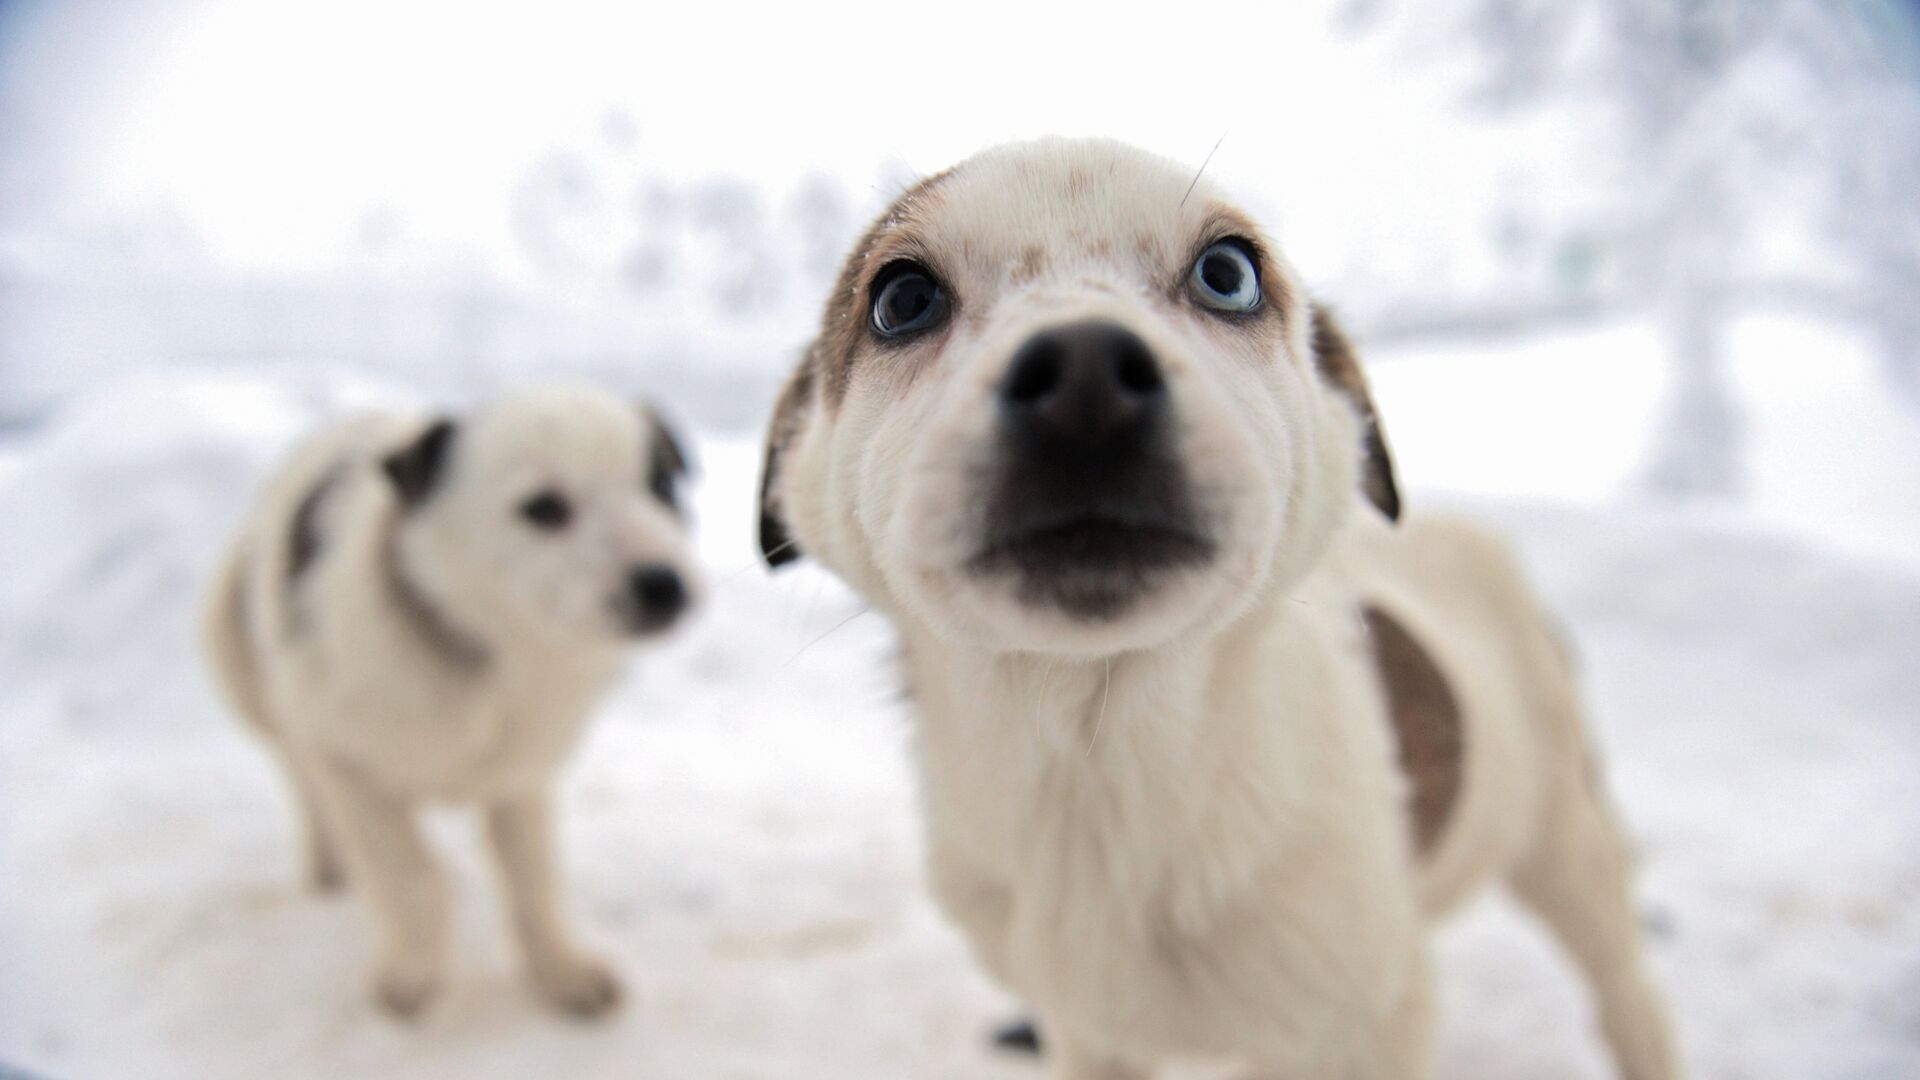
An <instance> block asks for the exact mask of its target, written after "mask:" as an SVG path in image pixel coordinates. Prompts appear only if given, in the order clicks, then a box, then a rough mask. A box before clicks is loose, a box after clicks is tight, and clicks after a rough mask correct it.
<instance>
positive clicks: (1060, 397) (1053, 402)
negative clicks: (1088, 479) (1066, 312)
mask: <svg viewBox="0 0 1920 1080" xmlns="http://www.w3.org/2000/svg"><path fill="white" fill-rule="evenodd" d="M1166 411H1167V384H1166V381H1165V380H1163V379H1162V378H1161V377H1160V365H1159V363H1158V362H1157V361H1155V360H1154V358H1153V350H1152V349H1149V348H1148V347H1147V343H1146V342H1144V341H1142V340H1140V336H1139V335H1138V334H1135V333H1134V332H1133V331H1131V330H1128V329H1127V328H1126V327H1124V326H1120V325H1118V324H1117V323H1111V322H1104V321H1098V320H1096V321H1089V322H1079V323H1069V324H1068V325H1065V326H1055V327H1051V328H1049V329H1046V330H1042V331H1040V332H1039V333H1037V334H1035V335H1033V336H1032V337H1030V338H1028V339H1027V341H1026V343H1025V344H1023V345H1021V346H1020V351H1018V352H1016V353H1014V355H1013V362H1012V363H1011V364H1009V365H1007V374H1006V376H1005V378H1004V379H1003V380H1002V381H1001V383H1000V414H1001V416H1002V417H1003V419H1004V420H1005V422H1006V423H1007V424H1008V425H1009V427H1010V429H1011V430H1012V431H1013V432H1015V433H1016V434H1019V435H1022V436H1027V437H1037V438H1039V439H1041V440H1044V441H1045V442H1047V443H1050V444H1056V445H1059V444H1065V445H1071V446H1079V447H1085V448H1088V449H1093V448H1103V449H1104V448H1108V447H1114V446H1117V445H1119V444H1122V443H1125V442H1127V441H1129V440H1133V439H1138V438H1140V437H1141V436H1144V435H1145V434H1147V433H1150V432H1151V431H1152V430H1153V429H1154V427H1156V426H1157V424H1158V422H1159V420H1160V418H1161V417H1162V416H1163V415H1164V414H1165V413H1166Z"/></svg>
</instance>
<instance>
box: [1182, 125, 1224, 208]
mask: <svg viewBox="0 0 1920 1080" xmlns="http://www.w3.org/2000/svg"><path fill="white" fill-rule="evenodd" d="M1226 141H1227V134H1226V132H1224V131H1223V132H1221V133H1220V137H1219V138H1218V139H1215V140H1214V142H1213V149H1212V150H1209V151H1207V157H1206V160H1205V161H1202V162H1201V163H1200V171H1199V172H1196V173H1194V174H1193V183H1191V184H1188V185H1187V193H1186V194H1185V195H1182V196H1180V205H1181V206H1185V205H1187V200H1188V199H1191V198H1193V189H1194V188H1197V187H1199V186H1200V178H1201V177H1202V176H1205V175H1206V174H1207V166H1208V165H1210V164H1212V163H1213V155H1215V154H1217V153H1219V152H1220V144H1221V143H1223V142H1226Z"/></svg>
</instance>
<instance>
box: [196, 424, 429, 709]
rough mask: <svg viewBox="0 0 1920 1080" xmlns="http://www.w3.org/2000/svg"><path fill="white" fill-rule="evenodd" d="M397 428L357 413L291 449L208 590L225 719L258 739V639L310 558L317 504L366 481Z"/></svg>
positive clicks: (205, 620)
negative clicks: (242, 724)
mask: <svg viewBox="0 0 1920 1080" xmlns="http://www.w3.org/2000/svg"><path fill="white" fill-rule="evenodd" d="M403 427H404V421H402V420H400V419H399V418H398V417H394V416H389V415H384V414H378V415H376V414H364V415H359V416H355V417H352V418H349V419H346V420H342V421H340V422H338V423H335V424H332V425H330V426H328V427H326V428H324V429H322V430H321V431H319V432H317V433H315V434H314V435H312V436H310V437H309V438H307V439H306V440H304V441H302V442H301V443H299V444H298V445H296V446H295V447H294V449H293V450H292V451H291V452H290V453H289V454H288V455H287V457H286V460H285V461H283V462H282V463H281V464H280V466H279V467H278V468H276V469H275V470H274V472H273V474H272V475H271V477H270V478H269V479H268V481H267V483H266V485H265V487H264V488H263V489H262V492H261V495H260V498H259V499H258V501H257V502H256V503H255V504H254V506H253V508H252V509H251V511H249V513H248V516H247V518H246V521H245V523H244V524H243V525H242V527H241V528H240V529H239V531H238V532H237V533H236V534H235V537H234V539H233V541H232V542H231V543H230V544H229V546H228V548H227V550H226V553H225V554H224V555H223V556H222V558H221V560H220V565H219V568H218V569H217V570H216V572H215V573H214V575H213V578H212V580H211V581H210V582H209V585H208V589H207V592H206V595H205V597H204V598H203V600H202V604H201V611H200V634H201V641H202V644H203V646H204V648H205V651H206V654H207V658H208V662H209V665H210V666H211V668H212V671H213V675H214V681H215V683H216V684H217V685H218V686H219V688H220V690H221V691H222V692H223V693H224V694H225V695H226V697H227V700H228V703H229V704H230V705H231V706H232V707H233V709H234V711H235V712H236V713H238V714H239V715H240V716H241V718H242V719H244V720H246V721H247V723H248V724H249V725H250V726H252V727H254V728H256V729H258V730H260V731H263V732H270V731H273V730H275V729H276V727H277V725H276V724H275V722H274V720H273V717H272V709H271V705H270V703H269V695H268V692H267V685H266V684H267V679H266V673H265V672H264V671H263V670H262V667H261V665H262V663H263V662H264V660H265V648H264V644H265V643H264V641H263V638H264V636H265V635H266V634H269V633H271V632H272V631H271V629H270V628H272V627H274V626H278V625H282V624H283V623H284V619H285V613H286V607H287V599H288V598H287V592H288V588H289V587H290V585H291V583H292V578H293V577H294V576H295V570H296V565H295V564H296V563H300V562H303V561H306V560H310V559H312V558H314V557H315V556H316V555H317V553H318V551H319V548H318V545H319V544H320V543H322V531H321V530H322V529H323V527H324V523H323V522H322V520H321V518H322V515H323V511H324V509H325V507H324V506H323V505H322V503H323V501H324V499H325V498H326V497H327V496H329V495H331V496H338V495H339V494H340V493H341V491H342V489H344V488H346V487H348V486H349V485H352V484H355V483H361V482H364V481H365V480H366V479H368V478H370V476H371V470H372V469H373V467H374V464H373V463H374V460H375V457H376V455H377V453H378V451H379V450H380V449H381V448H382V447H384V446H385V445H387V442H388V441H390V440H391V439H392V438H394V437H397V435H398V433H399V432H400V431H401V430H402V429H403ZM301 569H304V568H303V567H302V568H301Z"/></svg>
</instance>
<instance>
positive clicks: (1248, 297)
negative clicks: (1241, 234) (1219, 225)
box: [1193, 240, 1260, 311]
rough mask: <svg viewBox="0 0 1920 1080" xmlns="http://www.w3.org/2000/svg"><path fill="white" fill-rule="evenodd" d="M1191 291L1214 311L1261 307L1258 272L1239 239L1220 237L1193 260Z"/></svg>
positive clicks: (1247, 309)
mask: <svg viewBox="0 0 1920 1080" xmlns="http://www.w3.org/2000/svg"><path fill="white" fill-rule="evenodd" d="M1193 294H1194V295H1195V296H1197V297H1199V298H1200V302H1201V303H1203V304H1205V305H1207V306H1208V307H1210V308H1213V309H1214V310H1216V311H1252V310H1253V309H1254V308H1257V307H1259V306H1260V272H1259V271H1257V270H1255V269H1254V267H1253V256H1252V255H1250V254H1249V253H1248V252H1247V247H1246V245H1245V244H1243V243H1241V242H1240V241H1238V240H1222V241H1220V242H1219V243H1217V244H1215V245H1213V246H1212V247H1210V248H1208V249H1207V250H1205V251H1203V252H1201V253H1200V257H1199V258H1198V259H1196V260H1194V263H1193Z"/></svg>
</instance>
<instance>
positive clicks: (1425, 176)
mask: <svg viewBox="0 0 1920 1080" xmlns="http://www.w3.org/2000/svg"><path fill="white" fill-rule="evenodd" d="M1327 6H1328V5H1326V4H1324V3H1320V2H1307V3H1265V4H1252V5H1229V4H1213V5H1205V6H1202V5H1186V4H1182V5H1172V4H1166V5H1160V4H1156V5H1152V6H1151V10H1148V9H1145V8H1143V9H1142V10H1141V11H1139V12H1135V13H1132V14H1125V13H1122V8H1121V6H1120V5H1113V4H1086V5H1074V6H1067V7H1055V6H1047V7H1045V8H1042V7H1041V6H1039V5H1034V4H1030V3H1028V4H1017V3H1016V4H1001V3H983V4H964V5H962V4H922V5H911V4H902V3H899V2H897V0H896V2H894V3H888V4H870V5H869V4H848V5H835V7H836V9H837V10H836V11H835V13H834V14H832V15H831V16H827V15H822V14H819V13H817V12H814V11H811V10H810V9H812V8H814V7H815V5H811V4H779V5H767V7H766V10H753V9H751V8H749V7H746V6H735V5H729V4H718V3H686V4H680V5H673V6H668V5H655V4H645V5H610V4H609V5H598V4H568V3H547V4H540V5H529V4H512V5H498V6H493V5H486V4H454V3H383V2H378V0H338V2H333V3H328V4H324V5H302V6H294V5H280V4H259V3H253V2H249V0H187V2H182V3H177V4H171V5H166V4H154V3H137V4H124V5H121V4H116V5H113V6H112V7H111V8H108V7H93V6H78V5H76V6H68V7H64V8H55V7H53V6H52V5H48V4H43V3H39V2H37V0H32V2H26V3H21V2H20V0H15V2H13V3H9V4H7V5H5V7H4V8H0V12H5V14H4V16H0V50H4V52H0V72H5V74H0V97H4V99H5V100H4V104H0V122H4V123H5V124H6V125H7V126H8V128H9V129H11V131H10V132H9V134H10V135H11V134H17V135H20V136H22V137H20V138H15V139H7V138H0V142H10V143H11V148H10V149H8V150H5V151H0V153H8V154H11V155H12V160H11V161H9V162H8V163H7V164H6V169H7V170H8V171H7V172H6V173H5V174H4V177H5V178H7V179H8V180H9V183H10V186H11V188H12V189H13V190H15V191H25V192H28V193H29V194H30V195H31V198H30V199H29V200H28V201H29V202H30V204H31V205H30V207H22V206H20V205H16V206H15V207H13V208H12V217H13V219H14V221H15V223H16V224H17V223H18V222H19V221H20V219H21V218H23V217H26V218H30V219H31V223H32V224H33V225H35V226H39V227H46V226H48V225H53V226H57V227H71V228H84V227H86V226H87V225H88V224H89V223H90V222H92V221H95V220H100V219H107V220H110V219H112V217H113V216H115V215H139V214H151V213H155V212H158V211H160V210H163V209H164V210H165V211H167V212H170V213H177V214H179V215H181V216H183V217H184V218H186V219H187V220H189V221H191V222H192V223H193V224H194V225H195V226H196V227H197V229H198V230H199V232H200V233H201V234H202V236H203V237H204V238H205V240H206V242H207V246H208V249H209V251H210V253H211V254H212V255H214V256H215V257H217V258H219V259H222V260H226V261H232V262H236V263H238V264H241V265H252V266H301V265H325V264H327V263H329V262H331V261H334V260H336V259H338V258H339V257H340V255H341V253H342V252H343V251H344V250H346V246H347V244H348V243H349V238H350V237H351V236H352V235H353V231H354V229H355V227H356V223H357V222H358V221H359V220H361V218H362V217H363V216H364V215H365V214H366V213H368V212H369V211H370V210H377V211H381V212H385V213H391V214H393V215H395V216H397V217H398V218H399V219H400V220H402V221H404V222H405V226H406V229H407V233H408V235H409V236H411V237H413V238H414V239H416V240H421V241H425V242H428V243H444V244H449V245H456V246H461V247H470V248H473V249H477V250H480V251H483V252H485V251H497V250H498V249H500V248H501V247H502V245H503V243H504V238H505V236H506V206H507V202H508V196H509V193H510V192H511V190H512V187H513V185H514V183H515V182H516V180H517V179H518V178H519V177H520V176H522V175H523V174H524V172H525V171H526V169H527V168H528V166H529V164H530V163H532V162H534V161H536V160H538V159H539V158H541V157H542V156H543V155H545V154H547V153H549V152H551V151H552V150H553V149H555V148H561V147H569V146H573V147H579V146H591V145H594V143H595V140H596V139H598V138H599V133H600V127H601V125H602V124H603V123H604V120H605V117H606V116H607V113H608V111H609V109H610V108H613V107H618V108H620V109H623V110H625V111H626V112H627V113H628V114H630V115H631V116H632V117H633V118H634V121H635V127H636V128H637V132H638V144H637V145H638V149H637V153H639V154H641V155H643V156H644V159H645V162H646V165H647V166H648V167H649V168H650V169H652V170H654V171H658V172H661V173H664V174H667V175H669V176H675V177H681V178H691V177H698V176H705V175H713V174H731V175H737V176H745V177H748V178H751V179H753V180H755V181H757V182H759V183H761V184H764V185H766V186H768V187H769V188H772V189H775V190H779V189H781V188H783V187H784V186H786V185H789V184H791V183H792V182H793V181H794V180H796V179H797V178H798V177H800V176H802V175H804V174H806V173H808V172H828V173H832V174H835V175H838V176H840V177H841V178H843V179H844V180H845V181H846V182H847V183H848V185H849V186H850V187H852V188H854V189H855V190H856V193H857V194H859V195H866V196H871V197H873V198H878V195H877V193H873V192H869V191H867V190H866V188H867V186H868V185H870V184H873V183H875V182H876V178H877V177H879V176H880V175H881V174H882V173H883V172H886V171H888V170H891V171H894V172H898V171H903V170H907V171H931V170H934V169H938V168H941V167H943V166H945V165H947V164H950V163H951V162H953V161H954V160H956V159H958V158H960V157H963V156H965V155H966V154H967V153H969V152H970V151H972V150H974V149H977V148H979V147H981V146H983V145H986V144H989V143H993V142H997V141H1001V140H1005V139H1009V138H1017V137H1026V136H1033V135H1041V134H1047V133H1067V134H1103V135H1111V136H1115V137H1118V138H1122V139H1126V140H1128V141H1131V142H1135V143H1138V144H1142V145H1145V146H1147V147H1150V148H1152V149H1156V150H1159V151H1161V152H1163V153H1166V154H1168V155H1170V156H1172V157H1175V158H1178V159H1180V160H1183V161H1188V162H1191V163H1193V164H1194V165H1196V166H1197V165H1198V164H1199V162H1200V161H1201V160H1202V159H1203V158H1204V157H1205V156H1206V154H1207V152H1208V150H1209V149H1210V148H1211V147H1212V146H1213V145H1214V143H1215V141H1216V140H1219V139H1220V138H1221V137H1222V136H1225V142H1224V144H1223V145H1222V146H1221V148H1220V151H1219V154H1218V156H1217V157H1216V159H1215V161H1214V163H1213V165H1212V166H1211V168H1210V170H1209V172H1210V174H1211V175H1214V176H1216V177H1217V178H1219V179H1221V180H1223V181H1225V182H1226V183H1227V184H1229V185H1230V187H1232V188H1234V189H1237V190H1239V191H1241V192H1243V193H1245V194H1248V195H1249V196H1251V197H1252V198H1253V199H1254V200H1255V201H1256V203H1257V204H1258V205H1260V206H1262V207H1263V208H1264V209H1265V210H1266V211H1267V212H1268V214H1269V215H1270V217H1271V218H1272V219H1275V220H1276V222H1277V224H1276V227H1278V228H1280V229H1281V230H1283V231H1284V232H1285V233H1286V234H1287V238H1288V241H1289V243H1290V244H1292V245H1294V248H1295V250H1296V254H1298V253H1299V251H1300V245H1306V249H1307V250H1308V251H1309V252H1310V251H1311V248H1312V246H1313V245H1314V244H1315V243H1316V242H1318V241H1319V240H1320V239H1321V238H1325V240H1326V241H1327V242H1330V243H1331V242H1337V243H1339V244H1340V245H1342V246H1343V247H1344V248H1347V249H1349V250H1350V249H1351V248H1352V247H1353V246H1354V245H1355V244H1359V245H1362V246H1364V245H1367V244H1369V243H1374V242H1379V243H1382V244H1385V243H1387V242H1388V241H1389V240H1390V238H1391V236H1392V235H1393V234H1395V233H1396V232H1400V231H1404V230H1405V229H1406V228H1407V227H1409V226H1418V227H1419V228H1420V230H1421V231H1425V232H1428V233H1430V232H1431V230H1432V225H1433V221H1434V220H1435V219H1439V218H1446V217H1449V216H1458V215H1459V213H1460V209H1461V207H1462V206H1470V205H1479V204H1483V203H1484V202H1485V201H1486V195H1487V194H1488V193H1489V191H1490V189H1491V188H1492V187H1493V186H1495V185H1498V184H1502V183H1511V182H1512V180H1511V176H1512V175H1513V174H1514V170H1513V168H1512V163H1513V162H1515V161H1516V160H1519V159H1521V158H1523V157H1525V156H1526V155H1532V156H1533V157H1534V158H1535V159H1543V158H1544V159H1553V160H1564V159H1571V158H1574V157H1577V156H1578V155H1577V154H1576V153H1574V150H1575V149H1576V148H1572V147H1566V146H1558V145H1556V144H1555V143H1556V139H1559V138H1561V137H1562V136H1561V135H1560V134H1559V133H1557V132H1555V131H1553V130H1552V129H1551V128H1545V129H1541V128H1540V125H1535V128H1536V130H1534V131H1533V132H1532V133H1531V134H1530V135H1529V136H1528V137H1527V138H1524V139H1523V138H1516V137H1515V134H1514V132H1512V131H1494V130H1490V129H1488V128H1486V127H1485V126H1483V125H1479V124H1475V123H1473V122H1471V121H1470V119H1468V118H1463V116H1462V114H1461V111H1460V109H1459V105H1458V101H1457V98H1456V96H1455V95H1454V94H1452V93H1451V92H1450V90H1449V87H1450V86H1451V85H1452V83H1451V75H1450V74H1449V72H1448V71H1447V70H1446V68H1445V67H1444V66H1443V65H1441V64H1439V63H1438V62H1437V61H1435V59H1434V58H1431V57H1421V56H1408V55H1404V51H1405V47H1404V45H1402V46H1397V47H1396V46H1394V45H1392V44H1391V43H1389V42H1386V41H1369V42H1355V41H1352V40H1349V39H1345V38H1343V37H1341V36H1340V35H1337V34H1335V33H1334V32H1333V31H1332V30H1331V29H1330V26H1329V22H1330V20H1329V17H1328V14H1327Z"/></svg>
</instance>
